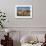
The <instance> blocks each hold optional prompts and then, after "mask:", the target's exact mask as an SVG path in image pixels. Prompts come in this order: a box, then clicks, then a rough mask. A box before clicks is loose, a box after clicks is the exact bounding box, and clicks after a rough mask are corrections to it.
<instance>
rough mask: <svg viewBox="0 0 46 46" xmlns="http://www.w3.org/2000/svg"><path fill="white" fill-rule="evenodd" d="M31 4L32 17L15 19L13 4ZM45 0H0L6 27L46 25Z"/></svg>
mask: <svg viewBox="0 0 46 46" xmlns="http://www.w3.org/2000/svg"><path fill="white" fill-rule="evenodd" d="M17 4H18V5H19V4H21V5H22V4H23V5H32V6H33V17H32V19H31V18H29V19H25V18H24V19H19V18H18V19H16V18H15V5H17ZM45 4H46V0H44V1H43V0H32V1H31V2H17V1H16V0H0V9H1V10H2V11H5V12H6V15H7V18H8V20H9V21H8V22H7V24H6V26H7V27H46V5H45Z"/></svg>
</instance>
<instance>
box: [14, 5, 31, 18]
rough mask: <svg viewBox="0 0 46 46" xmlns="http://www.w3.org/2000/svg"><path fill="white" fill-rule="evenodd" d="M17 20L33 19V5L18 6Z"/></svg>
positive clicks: (16, 10)
mask: <svg viewBox="0 0 46 46" xmlns="http://www.w3.org/2000/svg"><path fill="white" fill-rule="evenodd" d="M15 17H16V18H32V5H16V7H15Z"/></svg>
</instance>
